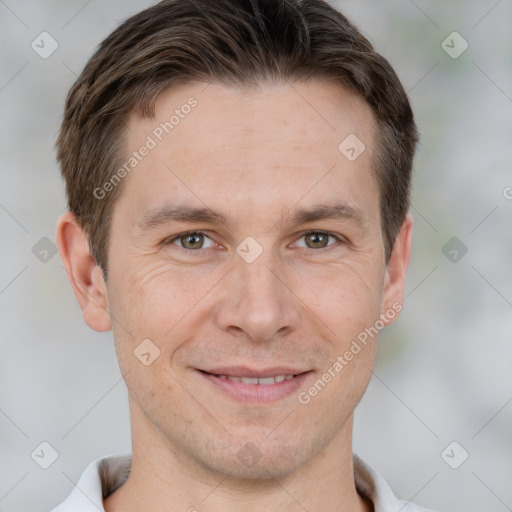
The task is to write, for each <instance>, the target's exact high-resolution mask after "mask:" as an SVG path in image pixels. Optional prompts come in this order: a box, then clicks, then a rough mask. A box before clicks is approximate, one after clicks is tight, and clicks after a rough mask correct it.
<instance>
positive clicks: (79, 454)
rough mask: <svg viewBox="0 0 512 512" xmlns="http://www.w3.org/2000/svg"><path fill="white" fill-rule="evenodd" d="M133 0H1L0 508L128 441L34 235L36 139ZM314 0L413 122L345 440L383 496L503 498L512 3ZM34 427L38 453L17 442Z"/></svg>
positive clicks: (103, 345)
mask: <svg viewBox="0 0 512 512" xmlns="http://www.w3.org/2000/svg"><path fill="white" fill-rule="evenodd" d="M152 3H153V2H151V1H144V0H128V1H127V0H124V1H122V0H109V1H108V2H105V1H103V2H101V1H99V0H89V1H87V0H68V1H62V0H60V1H59V0H44V1H39V2H36V1H34V0H32V1H30V0H27V1H24V2H22V1H16V0H0V29H1V30H0V109H1V124H0V129H1V133H0V144H1V146H0V147H1V153H0V155H1V159H0V166H1V186H0V226H1V246H0V247H1V255H2V259H1V261H2V265H1V266H0V311H1V333H2V336H1V342H0V343H1V356H0V512H5V511H10V512H22V511H23V512H27V511H45V510H48V509H50V508H51V507H53V506H55V505H56V504H57V503H58V502H60V501H62V500H63V499H64V498H65V497H66V496H67V494H68V493H69V492H70V491H71V489H72V488H73V485H74V483H76V482H77V481H78V478H79V476H80V474H81V473H82V471H83V469H84V468H85V466H86V465H87V464H88V463H89V462H90V461H92V460H93V459H95V458H97V457H100V456H104V455H107V454H112V453H116V452H124V451H129V450H130V429H129V415H128V405H127V404H128V402H127V395H126V388H125V385H124V382H123V381H122V379H121V374H120V372H119V368H118V366H117V361H116V357H115V352H114V348H113V341H112V338H111V333H103V334H99V333H96V332H94V331H92V330H90V329H89V328H88V327H87V326H86V325H85V324H84V322H83V321H82V318H81V313H80V309H79V307H78V305H77V302H76V301H75V298H74V296H73V295H72V292H71V288H70V286H69V284H68V282H67V277H66V275H65V272H64V270H63V268H62V266H61V262H60V259H59V256H58V254H57V255H54V254H53V252H52V247H53V246H52V244H51V242H50V241H54V230H55V222H56V219H57V217H58V215H59V214H60V213H61V212H62V211H64V210H65V207H66V206H65V199H64V189H63V184H62V182H61V178H60V175H59V172H58V168H57V165H56V162H55V153H54V149H53V144H54V142H55V139H56V136H57V133H58V129H59V124H60V118H61V115H62V111H63V105H64V99H65V96H66V93H67V91H68V89H69V88H70V86H71V85H72V83H73V81H74V80H75V76H76V75H78V74H79V73H80V72H81V70H82V68H83V66H84V65H85V63H86V61H87V59H88V58H89V57H90V56H91V54H92V52H93V50H94V48H95V47H96V46H97V45H98V44H99V43H100V41H101V40H102V39H103V38H104V37H105V36H107V35H108V34H109V33H110V32H111V31H112V29H113V28H114V27H116V26H117V25H118V24H119V23H120V22H121V21H122V20H123V19H125V18H126V17H128V16H129V15H131V14H133V13H135V12H137V11H139V10H141V9H143V8H145V7H147V6H149V5H150V4H152ZM333 3H334V4H335V5H336V6H337V7H339V8H340V9H341V10H342V11H343V12H344V13H345V14H346V15H347V16H348V17H349V18H350V19H352V20H353V21H354V22H355V23H356V25H358V26H359V27H360V28H361V29H362V31H363V32H364V33H365V34H366V35H367V37H369V39H370V40H371V41H372V43H374V45H375V46H376V47H377V49H378V50H379V51H380V52H381V53H382V54H383V55H384V56H385V57H387V58H388V59H389V60H390V62H391V63H392V65H394V67H395V68H396V70H397V72H398V74H399V76H400V77H401V79H402V82H403V84H404V86H405V88H406V90H407V91H408V93H409V95H410V98H411V101H412V104H413V108H414V110H415V113H416V117H417V122H418V125H419V128H420V131H421V135H422V138H421V146H420V148H419V152H418V156H417V160H416V164H415V179H414V191H413V200H412V208H411V212H412V214H413V216H414V218H415V227H414V241H413V255H412V262H411V266H410V270H409V274H408V280H407V286H406V295H407V296H406V300H405V307H404V310H403V312H402V316H401V318H400V320H399V322H398V323H396V324H395V325H394V326H392V327H390V328H388V329H387V330H384V332H383V333H382V334H381V337H380V349H379V355H378V361H377V365H376V368H375V375H374V378H373V379H372V382H371V383H370V386H369V388H368V391H367V393H366V395H365V397H364V398H363V400H362V402H361V403H360V405H359V406H358V408H357V410H356V420H355V442H354V444H355V451H356V452H357V453H358V454H359V455H361V456H362V457H363V458H365V459H366V460H367V461H368V462H369V463H370V464H371V465H373V466H374V467H375V468H376V469H378V470H379V471H380V472H381V473H382V474H383V475H384V477H385V478H386V479H387V481H388V482H389V484H390V485H391V486H392V488H393V489H394V491H395V492H396V494H397V495H399V496H400V497H401V498H402V499H405V500H412V501H414V502H417V503H419V504H421V505H423V506H426V507H429V508H432V509H435V510H438V511H440V512H449V511H465V512H476V511H483V510H485V511H486V512H490V511H495V512H505V511H507V510H512V485H511V483H512V428H511V425H512V344H511V343H510V340H511V330H512V329H511V328H512V266H511V262H512V222H511V221H512V171H511V164H512V157H511V146H512V145H511V141H512V127H511V119H512V80H511V75H512V74H511V64H512V62H511V61H512V56H511V55H512V53H511V48H512V30H511V26H512V25H511V21H512V2H511V1H510V0H500V1H496V0H480V1H472V2H464V1H462V0H457V1H452V2H442V1H421V0H415V1H412V0H386V1H378V0H359V1H355V0H353V1H337V2H333ZM42 32H48V33H49V34H50V35H51V38H53V39H54V40H55V41H56V44H58V47H57V49H56V50H55V51H54V53H52V54H51V55H49V56H48V55H44V52H49V51H50V50H52V49H53V48H52V44H53V45H55V43H53V42H52V40H51V39H49V38H48V36H46V35H45V36H39V35H40V34H41V33H42ZM453 32H457V34H453ZM41 37H45V38H46V39H45V44H44V45H41V43H40V41H41ZM33 41H36V43H37V42H38V41H39V45H40V46H44V48H40V47H37V46H36V48H37V51H36V50H34V49H33V48H32V47H31V43H32V42H33ZM443 41H444V42H443ZM466 43H467V45H468V47H467V49H466V50H465V51H463V53H461V52H462V50H463V49H464V48H465V45H466ZM41 54H43V55H41ZM43 56H44V57H46V58H43ZM45 237H46V238H47V239H49V240H46V238H45ZM454 237H455V238H454ZM466 250H467V252H465V251H466ZM45 251H46V252H45ZM464 252H465V253H464ZM42 442H47V443H49V444H50V445H51V446H53V447H54V449H55V450H56V451H57V452H58V458H57V460H56V461H55V462H54V463H53V464H52V465H51V466H50V467H49V468H48V469H43V468H41V467H40V466H39V465H38V464H36V462H35V461H34V460H33V458H32V456H31V454H32V453H33V452H34V450H36V449H40V448H39V447H40V445H41V443H42ZM453 442H455V443H457V444H452V443H453ZM43 446H44V445H43ZM466 452H467V454H468V457H467V459H466V460H464V461H463V459H464V457H465V456H466ZM462 461H463V462H462ZM451 466H453V467H451Z"/></svg>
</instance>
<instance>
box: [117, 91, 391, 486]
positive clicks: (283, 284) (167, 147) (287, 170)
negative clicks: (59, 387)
mask: <svg viewBox="0 0 512 512" xmlns="http://www.w3.org/2000/svg"><path fill="white" fill-rule="evenodd" d="M190 97H193V98H195V100H196V101H197V105H196V106H194V107H193V108H191V109H188V108H182V106H183V105H185V104H187V100H188V99H189V98H190ZM177 109H178V110H179V111H180V112H181V114H182V116H180V119H179V122H176V118H174V120H173V128H172V129H171V130H169V127H168V126H167V129H168V130H169V133H166V132H165V131H163V132H162V130H158V129H157V127H158V126H159V125H160V123H165V122H166V121H169V118H170V117H171V115H173V113H174V112H175V110H177ZM180 109H181V110H180ZM189 110H190V112H189V113H188V114H183V113H184V112H188V111H189ZM374 125H375V121H374V118H373V116H372V113H371V110H370V108H369V107H368V106H367V105H366V104H365V103H364V102H363V101H362V100H360V99H359V98H358V97H356V96H354V95H353V94H351V93H349V92H347V91H344V90H342V89H340V88H339V87H337V86H336V85H334V84H330V83H320V82H318V83H309V84H294V85H293V87H292V86H289V85H270V84H265V85H263V86H262V89H261V90H259V91H256V90H252V91H247V90H246V91H243V90H240V89H232V88H228V87H223V86H220V85H218V84H211V85H209V86H208V87H206V85H205V84H200V85H197V84H195V85H188V86H181V87H179V88H172V89H170V90H168V91H166V92H165V93H164V94H163V95H161V96H160V98H159V100H158V102H157V104H156V118H155V119H143V118H140V117H138V116H136V115H132V116H131V118H130V120H129V129H128V130H127V135H126V147H125V154H124V156H123V158H126V160H128V158H129V157H130V156H131V154H132V152H133V151H139V148H140V147H141V146H143V145H145V144H147V145H148V146H153V144H152V143H151V142H148V136H150V137H151V139H153V141H154V142H155V144H156V145H155V147H152V148H151V149H150V150H149V151H148V152H147V153H148V154H147V155H146V156H145V157H143V158H142V159H141V161H140V162H139V163H138V164H137V165H136V167H134V168H133V170H132V171H131V173H130V174H129V176H128V177H127V178H125V180H126V182H125V183H124V184H123V186H124V189H123V191H122V194H121V196H120V198H119V200H118V202H117V203H116V205H115V208H114V213H113V218H112V224H111V231H110V245H109V261H108V264H109V266H108V309H109V312H110V314H111V317H112V327H113V331H114V336H115V343H116V350H117V353H118V357H119V364H120V367H121V370H122V372H123V374H124V375H125V380H126V384H127V386H128V389H129V393H130V407H131V414H132V422H133V423H132V433H133V435H134V438H135V439H139V441H140V442H143V441H142V439H145V440H146V441H144V442H147V443H152V442H158V443H159V444H161V443H163V446H166V447H167V448H169V450H171V452H172V453H174V454H175V456H176V457H179V458H181V459H182V460H188V461H189V462H190V461H194V462H193V463H199V464H200V465H201V466H202V467H203V468H208V469H210V470H215V471H219V472H220V473H224V474H235V475H238V476H244V475H245V476H248V477H259V476H260V477H261V476H268V473H270V474H272V475H274V476H282V475H286V474H289V473H290V472H291V471H293V470H295V469H297V468H298V467H299V466H300V465H301V464H304V463H306V462H307V461H309V460H311V459H312V458H313V457H315V456H316V455H318V454H320V453H321V452H322V451H323V450H325V449H327V447H328V445H329V444H330V443H331V442H332V441H333V440H334V439H339V438H340V436H345V438H347V439H348V438H349V437H350V435H349V431H350V430H351V421H352V412H353V410H354V408H355V406H356V404H357V403H358V401H359V400H360V398H361V396H362V394H363V393H364V390H365V389H366V386H367V383H368V380H369V378H370V374H371V368H372V366H373V362H374V357H375V352H376V341H377V337H376V336H375V337H373V338H369V339H368V343H367V344H366V345H363V344H361V343H359V345H360V347H361V350H360V351H359V352H358V353H357V354H356V355H354V356H353V358H352V359H351V360H349V361H347V360H346V358H344V361H345V362H344V364H343V365H342V369H341V370H340V369H339V366H337V367H336V368H337V369H338V370H334V371H332V368H333V365H334V364H335V362H336V361H337V360H338V359H337V358H338V356H343V355H344V354H345V353H346V352H347V351H349V350H350V347H351V344H352V342H353V341H354V340H355V339H357V336H358V335H359V334H360V333H361V332H362V331H364V330H365V328H369V327H370V326H374V325H375V322H376V320H378V319H379V316H380V315H381V314H385V313H386V312H387V311H388V310H389V309H390V308H391V307H392V306H391V302H393V301H392V300H391V297H388V296H387V294H386V291H385V288H386V287H385V284H386V281H387V275H386V274H387V270H386V265H385V261H384V244H383V237H382V233H381V230H380V219H379V190H378V186H377V183H376V180H375V178H374V176H373V174H372V171H371V161H372V160H371V159H372V157H373V156H374V155H373V154H372V152H373V148H374V145H373V134H372V129H373V127H374ZM155 130H156V131H155ZM155 134H157V135H158V136H157V135H155ZM349 134H355V135H356V136H357V137H358V138H359V139H360V140H361V141H362V142H363V143H364V144H365V145H366V150H365V151H364V152H363V153H362V154H361V155H360V156H359V157H358V158H357V159H355V160H353V161H351V159H349V158H347V156H346V155H347V154H348V155H349V156H352V152H351V151H350V150H349V151H348V153H347V151H344V152H343V151H340V149H338V146H339V145H340V143H341V142H342V141H343V140H344V139H345V138H346V137H347V136H348V135H349ZM159 138H161V140H159ZM349 140H350V139H349ZM342 149H343V147H342ZM345 149H346V148H345ZM143 152H144V153H145V151H143ZM321 205H325V206H326V207H327V208H326V209H324V212H328V213H329V212H331V213H332V211H330V210H329V208H330V207H334V206H336V205H337V206H338V207H339V208H338V209H337V210H335V211H336V212H337V215H332V214H329V215H328V216H327V217H325V218H321V216H317V217H316V219H315V218H312V217H311V216H310V217H309V218H307V216H306V215H302V217H300V216H299V215H298V214H299V212H302V213H303V214H304V213H305V212H308V211H312V210H314V209H318V208H319V207H320V206H321ZM176 208H181V209H182V210H181V211H183V210H184V209H187V208H196V209H208V210H209V211H211V212H218V213H220V214H222V215H223V216H224V220H225V221H226V223H224V222H221V221H220V220H219V219H217V218H207V217H205V216H203V217H197V216H196V218H195V219H194V218H191V219H188V220H187V219H183V218H182V219H181V220H179V219H177V218H176V215H175V213H176V212H174V214H173V209H176ZM308 230H309V231H312V232H313V233H310V234H308V233H307V231H308ZM191 231H192V232H196V233H195V234H192V235H191V234H189V235H184V234H183V233H185V232H191ZM393 298H395V297H393ZM143 340H151V342H148V341H145V342H144V343H145V344H144V345H141V346H140V347H139V345H140V344H141V342H143ZM138 347H139V348H138ZM155 347H158V349H159V350H160V354H159V356H158V357H157V358H156V359H154V360H153V358H154V357H155V355H157V354H158V351H157V350H156V348H155ZM134 351H135V353H134ZM141 353H142V354H143V355H141ZM136 354H137V355H138V356H139V357H137V356H136ZM141 360H142V362H141ZM151 361H152V362H151ZM338 361H339V360H338ZM150 362H151V364H148V363H150ZM144 363H146V364H144ZM329 368H331V379H329V381H328V382H327V383H325V381H324V384H325V386H323V387H322V386H319V385H317V387H318V389H320V390H319V391H318V390H317V392H316V393H315V392H314V391H313V392H309V391H308V390H309V389H310V388H311V387H312V386H314V384H315V383H316V382H317V381H318V380H319V379H322V375H324V373H325V372H326V370H328V369H329ZM333 373H334V376H332V375H333ZM219 375H221V376H219ZM282 375H287V376H288V377H286V379H285V380H284V381H282V382H274V383H272V380H270V379H269V378H271V377H274V376H282ZM289 375H297V376H295V377H293V378H290V377H289ZM226 376H228V377H231V378H226ZM236 377H252V378H253V379H254V378H256V377H259V378H262V379H264V378H266V380H261V381H258V384H255V383H254V382H255V381H254V380H252V381H247V382H237V380H238V381H239V380H240V379H237V378H236ZM276 380H277V381H280V380H282V377H278V378H277V379H276ZM301 393H302V394H301ZM306 395H307V396H308V397H309V400H308V399H306V398H305V396H306ZM299 396H302V397H303V398H302V400H299ZM304 402H307V403H304ZM149 440H150V441H149ZM247 443H250V444H247ZM161 445H162V444H161Z"/></svg>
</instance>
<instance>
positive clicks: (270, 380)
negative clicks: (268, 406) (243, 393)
mask: <svg viewBox="0 0 512 512" xmlns="http://www.w3.org/2000/svg"><path fill="white" fill-rule="evenodd" d="M199 371H201V372H203V373H205V374H207V375H212V376H213V377H217V378H219V379H227V380H230V381H232V382H243V383H244V384H250V385H257V384H259V385H260V386H271V385H272V384H279V383H280V382H284V381H285V380H291V379H293V378H294V377H296V376H297V375H300V374H299V373H295V374H288V375H274V376H271V377H242V376H238V375H219V374H216V373H210V372H207V371H205V370H199Z"/></svg>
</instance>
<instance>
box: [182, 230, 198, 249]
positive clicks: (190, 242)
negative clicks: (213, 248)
mask: <svg viewBox="0 0 512 512" xmlns="http://www.w3.org/2000/svg"><path fill="white" fill-rule="evenodd" d="M185 239H186V243H185V246H189V247H190V246H192V248H194V249H195V248H197V245H199V246H200V245H201V235H199V234H197V233H196V234H192V235H187V236H186V237H185Z"/></svg>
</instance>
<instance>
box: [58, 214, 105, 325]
mask: <svg viewBox="0 0 512 512" xmlns="http://www.w3.org/2000/svg"><path fill="white" fill-rule="evenodd" d="M55 238H56V241H57V246H58V248H59V253H60V257H61V259H62V262H63V263H64V268H65V270H66V273H67V275H68V279H69V282H70V284H71V287H72V288H73V292H74V294H75V296H76V298H77V300H78V303H79V305H80V308H81V310H82V315H83V318H84V320H85V322H86V323H87V325H88V326H89V327H91V328H92V329H94V330H95V331H109V330H111V328H112V326H111V322H110V314H109V311H108V301H107V287H106V285H105V281H104V279H103V274H102V271H101V268H100V267H99V266H98V265H97V264H96V262H95V260H94V258H93V257H92V255H91V252H90V249H89V243H88V240H87V237H86V235H85V233H84V231H83V229H82V228H81V227H80V225H79V224H78V221H77V220H76V218H75V216H74V215H73V214H72V213H71V212H66V213H63V214H62V215H61V216H60V217H59V220H58V221H57V229H56V234H55Z"/></svg>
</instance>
